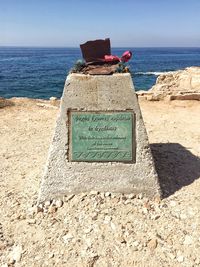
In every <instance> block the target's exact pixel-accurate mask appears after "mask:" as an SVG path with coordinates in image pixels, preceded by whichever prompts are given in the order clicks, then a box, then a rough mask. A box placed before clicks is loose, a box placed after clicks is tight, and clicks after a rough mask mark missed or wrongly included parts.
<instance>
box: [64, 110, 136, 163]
mask: <svg viewBox="0 0 200 267" xmlns="http://www.w3.org/2000/svg"><path fill="white" fill-rule="evenodd" d="M69 116H70V155H69V158H70V160H71V161H86V162H109V161H117V162H135V114H134V113H133V111H112V112H111V111H110V112H108V111H105V112H103V111H102V112H94V111H87V112H80V111H71V112H70V113H69Z"/></svg>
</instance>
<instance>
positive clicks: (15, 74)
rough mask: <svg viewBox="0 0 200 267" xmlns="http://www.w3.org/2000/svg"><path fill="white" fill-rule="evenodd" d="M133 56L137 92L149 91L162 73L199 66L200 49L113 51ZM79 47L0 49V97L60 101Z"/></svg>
mask: <svg viewBox="0 0 200 267" xmlns="http://www.w3.org/2000/svg"><path fill="white" fill-rule="evenodd" d="M126 50H131V51H132V53H133V57H132V59H131V60H130V61H129V62H128V64H127V65H128V66H129V67H130V70H131V75H132V78H133V81H134V85H135V89H136V91H138V90H146V91H147V90H149V89H150V88H151V87H152V86H153V85H154V84H155V82H156V79H157V77H158V75H160V74H161V73H163V72H168V71H175V70H180V69H184V68H186V67H190V66H200V48H177V47H176V48H134V47H128V48H127V47H126V48H113V49H112V54H113V55H117V56H121V55H122V53H123V52H124V51H126ZM81 58H82V55H81V52H80V49H79V48H69V47H65V48H44V47H42V48H33V47H0V97H5V98H11V97H29V98H41V99H49V98H50V97H51V96H55V97H58V98H60V97H61V95H62V91H63V86H64V83H65V79H66V76H67V74H68V73H69V71H70V69H71V68H72V67H73V65H74V63H75V62H76V61H77V60H78V59H81Z"/></svg>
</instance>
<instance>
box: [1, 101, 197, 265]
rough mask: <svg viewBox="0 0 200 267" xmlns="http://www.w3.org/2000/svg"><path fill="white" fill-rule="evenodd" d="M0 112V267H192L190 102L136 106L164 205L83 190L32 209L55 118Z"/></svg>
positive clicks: (36, 104)
mask: <svg viewBox="0 0 200 267" xmlns="http://www.w3.org/2000/svg"><path fill="white" fill-rule="evenodd" d="M7 104H10V105H9V106H6V107H4V108H1V109H0V121H1V127H0V136H1V139H0V144H1V150H0V184H1V192H0V207H1V210H0V264H1V266H4V267H6V266H59V267H61V266H67V267H68V266H69V267H71V266H83V267H84V266H88V267H92V266H94V267H97V266H100V267H104V266H107V267H110V266H145V267H146V266H186V267H189V266H200V179H199V178H200V158H199V157H200V103H199V102H198V101H171V102H162V101H160V102H148V101H144V100H141V101H140V104H141V109H142V114H143V117H144V120H145V124H146V127H147V131H148V135H149V140H150V144H151V149H152V152H153V157H154V160H155V164H156V169H157V172H158V174H159V179H160V185H161V188H162V191H163V195H164V199H163V200H162V201H159V200H158V199H157V200H154V201H152V200H148V199H147V198H145V197H144V196H142V195H139V196H134V195H129V196H125V195H120V194H109V193H106V194H103V193H97V192H91V193H88V194H87V195H86V194H80V195H77V196H71V197H70V198H68V199H67V198H65V202H64V205H63V206H62V207H61V208H59V209H58V210H57V211H55V209H52V208H50V207H51V206H50V207H49V206H48V203H46V209H45V211H44V212H38V210H37V211H36V209H35V207H34V205H35V203H36V199H37V194H38V189H39V184H40V178H41V174H42V171H43V166H44V163H45V161H46V156H47V151H48V147H49V144H50V140H51V137H52V133H53V128H54V125H55V121H56V116H57V113H58V108H57V106H56V105H52V103H50V102H48V101H40V100H27V99H12V100H11V101H9V102H8V103H7Z"/></svg>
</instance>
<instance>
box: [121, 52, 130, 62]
mask: <svg viewBox="0 0 200 267" xmlns="http://www.w3.org/2000/svg"><path fill="white" fill-rule="evenodd" d="M131 57H132V52H131V51H126V52H124V53H123V55H122V57H121V59H120V60H121V61H123V62H128V61H129V59H131Z"/></svg>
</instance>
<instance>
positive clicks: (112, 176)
mask: <svg viewBox="0 0 200 267" xmlns="http://www.w3.org/2000/svg"><path fill="white" fill-rule="evenodd" d="M71 111H78V112H80V111H81V112H83V113H84V112H86V111H90V112H93V111H96V112H97V113H98V112H103V113H106V112H113V113H115V112H118V111H120V112H123V111H124V112H127V111H131V112H133V113H134V115H135V121H134V122H135V128H134V137H133V138H134V140H133V142H134V151H133V154H134V155H133V158H134V160H133V161H130V162H126V161H125V162H123V161H120V162H115V161H113V162H109V161H105V162H92V161H90V162H83V161H71V158H70V157H71V151H70V149H71V143H70V142H71V141H70V135H71V133H70V131H71V125H70V124H71V121H70V116H69V113H70V112H71ZM91 190H95V191H102V192H122V193H141V192H142V193H144V194H146V195H147V196H148V197H154V196H156V195H159V194H160V188H159V183H158V176H157V173H156V171H155V166H154V162H153V158H152V154H151V150H150V147H149V143H148V137H147V133H146V129H145V126H144V123H143V119H142V115H141V111H140V107H139V104H138V100H137V96H136V94H135V91H134V86H133V83H132V79H131V76H130V74H114V75H110V76H106V75H99V76H92V75H84V74H70V75H69V76H68V77H67V80H66V83H65V87H64V92H63V96H62V99H61V104H60V113H59V117H58V119H57V123H56V128H55V133H54V136H53V140H52V144H51V146H50V149H49V155H48V159H47V163H46V167H45V171H44V176H43V178H42V183H41V189H40V193H39V202H43V201H45V200H47V199H52V198H57V197H61V196H62V195H68V194H72V193H73V194H76V193H80V192H87V191H91Z"/></svg>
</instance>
